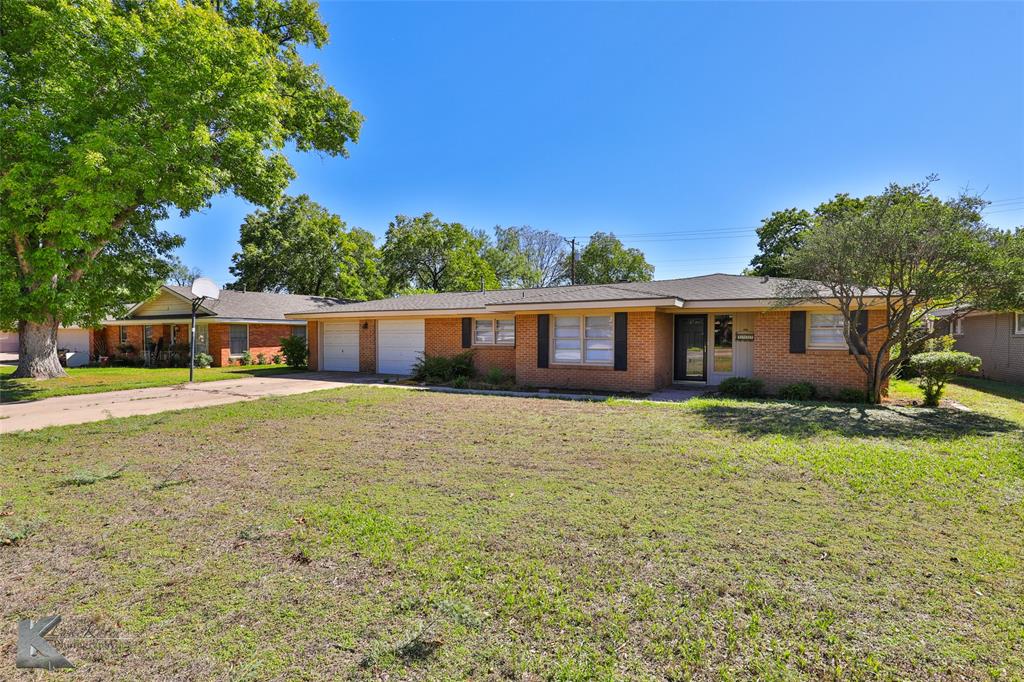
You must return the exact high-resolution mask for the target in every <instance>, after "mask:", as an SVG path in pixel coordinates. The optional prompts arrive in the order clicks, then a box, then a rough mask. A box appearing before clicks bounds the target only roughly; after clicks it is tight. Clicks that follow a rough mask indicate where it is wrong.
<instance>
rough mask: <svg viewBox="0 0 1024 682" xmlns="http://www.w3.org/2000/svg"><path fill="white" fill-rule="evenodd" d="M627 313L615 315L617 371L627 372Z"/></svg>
mask: <svg viewBox="0 0 1024 682" xmlns="http://www.w3.org/2000/svg"><path fill="white" fill-rule="evenodd" d="M626 338H627V336H626V313H615V369H616V370H617V371H619V372H625V371H626Z"/></svg>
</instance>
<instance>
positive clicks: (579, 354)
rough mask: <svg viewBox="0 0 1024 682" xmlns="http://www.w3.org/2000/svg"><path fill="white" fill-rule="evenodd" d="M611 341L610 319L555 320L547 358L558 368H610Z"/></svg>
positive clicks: (590, 317) (596, 317) (567, 318)
mask: <svg viewBox="0 0 1024 682" xmlns="http://www.w3.org/2000/svg"><path fill="white" fill-rule="evenodd" d="M614 337H615V331H614V325H613V324H612V316H611V315H583V316H577V315H572V316H557V317H555V333H554V334H553V335H552V339H551V351H552V352H551V356H552V359H553V361H554V362H555V363H559V364H581V363H582V364H587V365H611V364H612V361H613V360H614V356H615V338H614Z"/></svg>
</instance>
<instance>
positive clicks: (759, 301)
mask: <svg viewBox="0 0 1024 682" xmlns="http://www.w3.org/2000/svg"><path fill="white" fill-rule="evenodd" d="M779 301H780V299H777V298H735V299H717V300H707V301H686V303H685V304H684V305H683V307H684V308H701V309H703V308H764V309H766V310H769V309H775V310H810V309H813V308H828V307H830V306H829V305H828V303H827V302H825V301H801V302H800V303H796V304H794V305H785V306H780V305H779ZM833 302H834V303H836V304H838V301H833ZM865 302H866V303H867V305H866V306H865V307H866V308H871V307H876V306H877V305H880V303H879V302H877V301H875V300H873V299H867V300H866V301H865ZM872 304H874V305H872Z"/></svg>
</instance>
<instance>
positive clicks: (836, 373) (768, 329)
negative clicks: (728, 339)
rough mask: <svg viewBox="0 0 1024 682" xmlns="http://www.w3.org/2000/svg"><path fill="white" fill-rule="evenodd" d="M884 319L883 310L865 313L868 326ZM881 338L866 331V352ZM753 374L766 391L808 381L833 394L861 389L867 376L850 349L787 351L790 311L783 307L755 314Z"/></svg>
mask: <svg viewBox="0 0 1024 682" xmlns="http://www.w3.org/2000/svg"><path fill="white" fill-rule="evenodd" d="M808 314H810V313H808ZM884 321H885V313H884V311H881V310H872V311H871V312H870V313H869V314H868V326H869V327H875V326H878V325H880V324H882V323H884ZM883 340H884V338H883V332H875V333H873V334H869V335H868V351H869V352H870V353H876V352H878V349H879V347H881V345H882V342H883ZM754 376H755V377H756V378H758V379H761V380H763V381H764V383H765V388H766V390H767V391H768V392H769V393H774V392H776V391H778V390H779V389H780V388H782V387H783V386H785V385H786V384H791V383H794V382H797V381H809V382H811V383H812V384H814V385H815V386H816V387H817V388H818V390H819V391H821V392H822V393H825V394H830V393H831V394H835V393H836V392H838V391H839V390H840V389H842V388H854V389H857V390H864V388H865V386H866V381H867V375H865V374H864V371H863V370H862V369H861V368H860V366H859V365H858V364H857V360H856V359H855V358H854V357H853V355H851V354H850V352H849V350H846V349H842V350H813V349H811V348H808V349H807V352H806V353H790V352H789V311H786V310H773V311H769V312H761V313H755V315H754Z"/></svg>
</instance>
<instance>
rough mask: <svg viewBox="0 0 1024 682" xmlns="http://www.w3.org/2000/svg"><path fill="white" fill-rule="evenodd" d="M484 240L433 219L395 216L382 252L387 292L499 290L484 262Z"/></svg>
mask: <svg viewBox="0 0 1024 682" xmlns="http://www.w3.org/2000/svg"><path fill="white" fill-rule="evenodd" d="M485 248H486V237H485V236H483V235H481V234H478V233H474V232H472V231H471V230H469V229H467V228H466V227H465V226H464V225H462V224H461V223H446V222H443V221H441V220H440V219H439V218H437V217H435V216H434V214H432V213H424V214H423V215H422V216H418V217H415V218H410V217H408V216H403V215H399V216H395V219H394V221H393V222H392V223H391V224H390V225H389V226H388V231H387V235H386V236H385V240H384V246H383V247H382V248H381V256H382V263H383V270H384V273H385V274H386V276H387V280H388V287H389V289H390V290H391V291H393V292H396V293H406V292H408V291H411V290H418V291H433V292H443V291H472V290H479V289H481V288H486V289H495V288H497V287H498V277H497V275H496V274H495V272H494V267H493V266H492V265H491V264H490V263H489V262H488V261H487V259H486V258H484V255H483V254H484V251H485Z"/></svg>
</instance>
